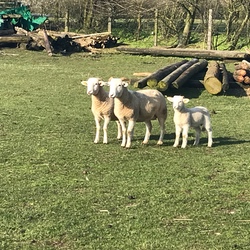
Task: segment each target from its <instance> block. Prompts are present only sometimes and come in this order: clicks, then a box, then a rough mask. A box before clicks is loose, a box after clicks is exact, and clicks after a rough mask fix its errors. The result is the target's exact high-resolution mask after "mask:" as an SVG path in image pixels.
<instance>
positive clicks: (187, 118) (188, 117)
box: [167, 95, 213, 148]
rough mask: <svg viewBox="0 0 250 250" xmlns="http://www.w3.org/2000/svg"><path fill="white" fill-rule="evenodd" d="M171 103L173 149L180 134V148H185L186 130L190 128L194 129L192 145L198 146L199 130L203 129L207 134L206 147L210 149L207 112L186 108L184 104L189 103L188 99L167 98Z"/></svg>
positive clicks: (209, 126)
mask: <svg viewBox="0 0 250 250" xmlns="http://www.w3.org/2000/svg"><path fill="white" fill-rule="evenodd" d="M167 99H168V100H169V101H170V102H172V103H173V109H174V123H175V134H176V137H175V142H174V145H173V146H174V147H177V146H178V145H179V140H180V134H181V132H182V145H181V147H182V148H185V147H186V146H187V138H188V130H189V128H190V127H193V128H194V129H195V132H196V134H195V141H194V145H196V146H197V145H198V144H199V141H200V134H201V128H202V127H204V128H205V129H206V131H207V133H208V147H212V143H213V140H212V127H211V121H210V114H209V111H208V110H207V109H206V108H204V107H200V106H199V107H194V108H187V107H185V103H188V102H189V99H188V98H184V96H179V95H176V96H174V97H167Z"/></svg>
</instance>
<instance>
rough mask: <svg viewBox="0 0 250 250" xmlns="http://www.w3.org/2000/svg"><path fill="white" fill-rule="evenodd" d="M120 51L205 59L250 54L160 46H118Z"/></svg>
mask: <svg viewBox="0 0 250 250" xmlns="http://www.w3.org/2000/svg"><path fill="white" fill-rule="evenodd" d="M117 50H118V51H122V52H124V53H129V54H135V55H152V56H175V57H195V58H203V59H212V60H215V59H241V60H242V59H246V60H250V54H248V53H245V52H240V51H226V50H223V51H220V50H197V49H159V48H146V49H145V48H128V47H118V48H117Z"/></svg>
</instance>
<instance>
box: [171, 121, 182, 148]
mask: <svg viewBox="0 0 250 250" xmlns="http://www.w3.org/2000/svg"><path fill="white" fill-rule="evenodd" d="M181 130H182V128H181V127H180V126H178V125H175V142H174V145H173V147H178V145H179V141H180V135H181Z"/></svg>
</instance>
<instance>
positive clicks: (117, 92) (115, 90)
mask: <svg viewBox="0 0 250 250" xmlns="http://www.w3.org/2000/svg"><path fill="white" fill-rule="evenodd" d="M108 85H109V87H110V90H109V96H110V97H112V98H114V105H115V107H114V113H115V115H116V116H117V118H118V119H119V121H120V124H121V126H122V144H121V146H122V147H126V148H130V147H131V140H132V135H133V130H134V126H135V123H136V122H144V123H145V124H146V133H145V137H144V140H143V144H147V143H148V141H149V138H150V135H151V130H152V123H151V120H155V119H158V121H159V124H160V130H161V132H160V137H159V140H158V142H157V144H158V145H161V144H163V137H164V134H165V121H166V118H167V105H166V100H165V98H164V96H163V95H162V94H161V92H159V91H158V90H152V89H146V90H139V91H131V90H128V88H127V87H128V83H127V82H124V81H123V80H122V79H121V78H111V79H110V80H109V82H108ZM126 121H128V127H127V129H126V124H125V122H126Z"/></svg>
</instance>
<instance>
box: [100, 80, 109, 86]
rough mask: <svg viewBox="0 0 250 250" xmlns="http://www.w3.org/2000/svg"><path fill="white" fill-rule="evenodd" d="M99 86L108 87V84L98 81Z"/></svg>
mask: <svg viewBox="0 0 250 250" xmlns="http://www.w3.org/2000/svg"><path fill="white" fill-rule="evenodd" d="M99 83H100V86H109V83H108V82H104V81H99Z"/></svg>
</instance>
